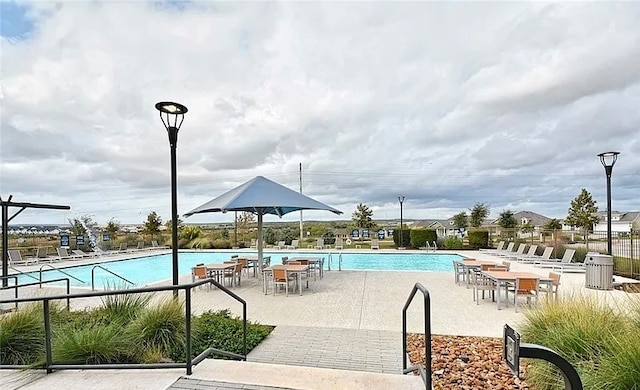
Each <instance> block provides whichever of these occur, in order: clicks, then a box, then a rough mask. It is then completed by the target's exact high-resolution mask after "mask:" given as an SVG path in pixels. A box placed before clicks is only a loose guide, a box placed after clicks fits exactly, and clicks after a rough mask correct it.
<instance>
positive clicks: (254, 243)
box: [249, 238, 258, 249]
mask: <svg viewBox="0 0 640 390" xmlns="http://www.w3.org/2000/svg"><path fill="white" fill-rule="evenodd" d="M257 242H258V240H257V239H255V238H252V239H251V245H249V248H251V249H256V248H257V247H258V246H257Z"/></svg>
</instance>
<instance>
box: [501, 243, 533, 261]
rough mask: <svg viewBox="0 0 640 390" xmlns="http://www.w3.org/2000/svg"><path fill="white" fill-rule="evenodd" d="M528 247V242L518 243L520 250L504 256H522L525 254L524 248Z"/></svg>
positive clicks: (511, 257) (513, 257)
mask: <svg viewBox="0 0 640 390" xmlns="http://www.w3.org/2000/svg"><path fill="white" fill-rule="evenodd" d="M526 247H527V244H520V245H518V250H517V251H515V253H507V254H506V255H503V256H502V257H506V258H509V259H515V258H517V257H518V256H522V255H524V250H525V248H526Z"/></svg>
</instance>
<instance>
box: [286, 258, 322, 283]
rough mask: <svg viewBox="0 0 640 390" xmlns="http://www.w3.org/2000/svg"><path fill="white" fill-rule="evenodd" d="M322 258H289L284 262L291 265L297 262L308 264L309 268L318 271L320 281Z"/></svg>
mask: <svg viewBox="0 0 640 390" xmlns="http://www.w3.org/2000/svg"><path fill="white" fill-rule="evenodd" d="M322 260H323V257H290V258H289V259H287V260H285V263H287V264H288V263H292V262H297V261H306V262H307V263H309V266H310V267H311V268H313V267H315V268H316V269H317V270H319V275H320V279H322V276H323V275H324V274H323V272H322V268H324V266H323V261H322ZM314 280H315V274H314Z"/></svg>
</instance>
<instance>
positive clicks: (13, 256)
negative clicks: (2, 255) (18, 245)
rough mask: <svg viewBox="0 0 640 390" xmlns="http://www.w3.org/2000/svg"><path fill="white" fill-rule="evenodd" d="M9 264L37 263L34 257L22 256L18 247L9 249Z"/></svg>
mask: <svg viewBox="0 0 640 390" xmlns="http://www.w3.org/2000/svg"><path fill="white" fill-rule="evenodd" d="M8 253H9V264H10V265H29V264H38V259H37V258H36V257H25V258H23V257H22V254H21V253H20V250H19V249H9V250H8Z"/></svg>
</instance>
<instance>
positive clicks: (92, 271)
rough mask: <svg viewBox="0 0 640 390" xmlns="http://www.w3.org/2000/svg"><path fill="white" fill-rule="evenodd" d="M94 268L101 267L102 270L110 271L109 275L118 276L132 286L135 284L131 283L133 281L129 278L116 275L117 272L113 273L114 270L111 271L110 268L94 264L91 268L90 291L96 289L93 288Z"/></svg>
mask: <svg viewBox="0 0 640 390" xmlns="http://www.w3.org/2000/svg"><path fill="white" fill-rule="evenodd" d="M96 268H100V269H103V270H105V271H107V272H108V273H110V274H111V275H113V276H115V277H118V278H120V279H122V280H124V281H125V282H127V283H129V284H131V285H132V286H135V283H133V282H132V281H130V280H129V279H126V278H125V277H123V276H120V275H118V274H117V273H115V272H113V271H110V270H108V269H106V268H104V267H103V266H101V265H94V266H93V268H91V291H96V289H95V274H94V272H95V270H96Z"/></svg>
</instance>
